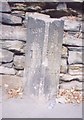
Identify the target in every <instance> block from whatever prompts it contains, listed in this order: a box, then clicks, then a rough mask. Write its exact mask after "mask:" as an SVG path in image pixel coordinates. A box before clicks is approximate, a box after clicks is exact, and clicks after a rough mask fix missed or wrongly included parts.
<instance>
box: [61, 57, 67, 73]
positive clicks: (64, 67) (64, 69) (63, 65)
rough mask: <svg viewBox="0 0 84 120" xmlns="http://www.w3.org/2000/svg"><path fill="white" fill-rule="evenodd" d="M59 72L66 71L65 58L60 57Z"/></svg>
mask: <svg viewBox="0 0 84 120" xmlns="http://www.w3.org/2000/svg"><path fill="white" fill-rule="evenodd" d="M60 72H61V73H67V59H63V58H62V59H61V68H60Z"/></svg>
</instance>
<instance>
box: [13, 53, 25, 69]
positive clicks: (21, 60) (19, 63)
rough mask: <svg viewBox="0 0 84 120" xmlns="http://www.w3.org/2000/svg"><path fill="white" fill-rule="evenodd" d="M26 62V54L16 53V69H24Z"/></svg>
mask: <svg viewBox="0 0 84 120" xmlns="http://www.w3.org/2000/svg"><path fill="white" fill-rule="evenodd" d="M24 64H25V56H19V55H15V57H14V68H16V69H20V70H22V69H24Z"/></svg>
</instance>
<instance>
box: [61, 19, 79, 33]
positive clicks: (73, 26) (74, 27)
mask: <svg viewBox="0 0 84 120" xmlns="http://www.w3.org/2000/svg"><path fill="white" fill-rule="evenodd" d="M61 19H62V20H64V30H65V31H74V32H78V31H80V27H81V23H80V22H79V21H77V20H76V19H75V18H74V19H71V18H69V17H63V18H61Z"/></svg>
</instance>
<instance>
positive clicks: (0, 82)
mask: <svg viewBox="0 0 84 120" xmlns="http://www.w3.org/2000/svg"><path fill="white" fill-rule="evenodd" d="M1 86H2V75H0V87H1Z"/></svg>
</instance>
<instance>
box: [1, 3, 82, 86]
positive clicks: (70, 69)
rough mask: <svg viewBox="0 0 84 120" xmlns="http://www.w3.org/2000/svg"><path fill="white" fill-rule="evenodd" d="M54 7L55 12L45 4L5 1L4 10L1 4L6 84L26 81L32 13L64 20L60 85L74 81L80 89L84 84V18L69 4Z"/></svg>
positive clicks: (4, 78) (3, 76)
mask: <svg viewBox="0 0 84 120" xmlns="http://www.w3.org/2000/svg"><path fill="white" fill-rule="evenodd" d="M47 4H48V3H47ZM49 5H50V4H49ZM51 6H52V7H53V8H54V9H53V8H48V7H49V6H48V5H46V4H44V3H39V4H36V3H33V4H30V3H25V4H23V3H9V4H8V3H6V2H4V3H3V7H2V6H1V4H0V78H2V83H3V84H10V86H11V85H13V86H14V84H15V85H16V84H17V86H19V85H21V83H22V82H23V81H24V80H23V79H22V78H23V73H24V65H25V46H26V38H27V37H26V31H27V27H26V26H27V25H26V24H27V23H26V17H25V16H26V13H27V14H28V13H29V12H40V13H44V14H47V15H50V16H51V17H54V16H55V18H56V17H57V18H58V17H59V18H60V19H62V20H64V37H63V45H62V55H61V57H62V59H61V68H60V83H61V84H64V83H65V82H66V83H67V84H70V83H71V82H72V83H74V84H73V85H78V86H79V87H80V84H82V81H83V78H82V68H83V67H84V66H83V65H84V62H83V61H82V52H83V50H84V45H83V43H82V40H83V35H82V34H83V32H84V31H83V29H82V15H81V13H80V11H79V10H78V11H77V10H76V9H75V10H73V8H69V6H68V3H60V5H59V4H58V3H55V4H54V5H53V4H51ZM60 6H61V7H60ZM67 6H68V7H67ZM1 7H2V9H1ZM65 13H66V14H65ZM10 81H11V82H10ZM0 83H1V79H0Z"/></svg>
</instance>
